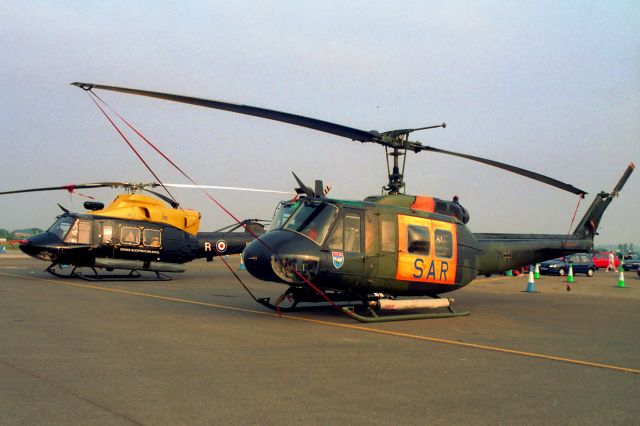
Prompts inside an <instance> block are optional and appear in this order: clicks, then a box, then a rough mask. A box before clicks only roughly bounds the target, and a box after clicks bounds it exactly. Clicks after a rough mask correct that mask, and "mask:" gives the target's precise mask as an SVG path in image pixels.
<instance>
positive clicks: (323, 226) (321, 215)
mask: <svg viewBox="0 0 640 426" xmlns="http://www.w3.org/2000/svg"><path fill="white" fill-rule="evenodd" d="M337 214H338V208H337V207H335V206H334V205H331V204H327V203H319V202H312V201H306V202H304V203H303V204H302V206H300V207H299V208H298V210H296V211H295V213H293V214H292V215H291V217H289V220H287V222H286V223H285V224H284V227H283V228H284V229H289V230H291V231H295V232H298V233H300V234H302V235H304V236H305V237H307V238H310V239H311V240H313V241H315V242H316V243H317V244H319V245H321V244H322V241H324V238H325V237H326V236H327V233H328V232H329V228H330V227H331V223H332V222H333V219H334V218H335V217H336V215H337Z"/></svg>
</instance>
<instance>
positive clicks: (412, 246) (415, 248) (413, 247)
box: [407, 225, 431, 255]
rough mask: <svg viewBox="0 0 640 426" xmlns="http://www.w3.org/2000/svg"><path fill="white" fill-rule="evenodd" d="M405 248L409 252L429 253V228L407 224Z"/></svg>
mask: <svg viewBox="0 0 640 426" xmlns="http://www.w3.org/2000/svg"><path fill="white" fill-rule="evenodd" d="M407 233H408V235H407V237H408V238H407V250H408V251H409V253H416V254H427V255H428V254H429V249H430V248H431V247H430V246H431V244H430V243H431V240H430V236H429V228H427V227H424V226H416V225H409V226H407Z"/></svg>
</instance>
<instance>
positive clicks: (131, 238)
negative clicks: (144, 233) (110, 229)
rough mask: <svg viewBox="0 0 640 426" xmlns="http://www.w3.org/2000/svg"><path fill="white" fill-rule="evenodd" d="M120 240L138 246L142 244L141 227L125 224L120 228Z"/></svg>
mask: <svg viewBox="0 0 640 426" xmlns="http://www.w3.org/2000/svg"><path fill="white" fill-rule="evenodd" d="M120 242H121V243H122V244H129V245H134V246H137V245H138V244H140V229H139V228H134V227H131V226H123V227H122V228H120Z"/></svg>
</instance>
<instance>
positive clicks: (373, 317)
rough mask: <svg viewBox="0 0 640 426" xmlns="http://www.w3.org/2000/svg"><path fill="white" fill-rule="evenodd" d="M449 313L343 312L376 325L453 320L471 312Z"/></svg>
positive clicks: (343, 310) (348, 310)
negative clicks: (377, 323) (388, 313)
mask: <svg viewBox="0 0 640 426" xmlns="http://www.w3.org/2000/svg"><path fill="white" fill-rule="evenodd" d="M447 309H448V310H449V312H431V313H422V314H400V315H378V314H377V313H376V311H375V310H374V309H373V308H369V309H368V311H369V313H370V316H366V315H360V314H357V313H356V312H355V310H354V309H353V307H343V308H342V312H344V313H345V314H347V315H348V316H350V317H352V318H354V319H356V320H358V321H360V322H366V323H374V322H391V321H409V320H419V319H435V318H453V317H466V316H468V315H469V314H470V313H471V312H469V311H464V312H456V311H454V310H453V309H451V308H450V307H449V308H447Z"/></svg>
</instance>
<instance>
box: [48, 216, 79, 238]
mask: <svg viewBox="0 0 640 426" xmlns="http://www.w3.org/2000/svg"><path fill="white" fill-rule="evenodd" d="M74 221H75V218H73V217H70V216H63V217H61V218H59V219H58V220H56V221H55V222H54V223H53V225H51V227H49V229H48V230H47V231H48V232H51V233H52V234H54V235H55V236H56V237H58V238H60V239H61V240H64V236H65V235H67V232H69V228H71V225H73V222H74Z"/></svg>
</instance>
